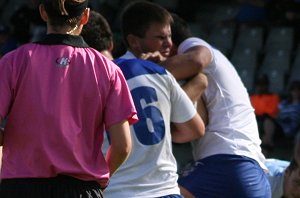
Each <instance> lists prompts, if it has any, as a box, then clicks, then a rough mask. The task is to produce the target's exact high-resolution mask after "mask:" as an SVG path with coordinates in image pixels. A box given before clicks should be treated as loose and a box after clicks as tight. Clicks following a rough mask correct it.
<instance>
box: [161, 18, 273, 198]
mask: <svg viewBox="0 0 300 198" xmlns="http://www.w3.org/2000/svg"><path fill="white" fill-rule="evenodd" d="M174 16H176V15H174ZM174 21H175V22H174V25H173V26H172V34H173V35H172V38H173V42H174V45H175V46H178V55H177V56H174V57H171V58H170V59H169V60H168V61H169V62H168V64H170V63H172V65H171V70H172V71H173V72H172V73H174V75H177V74H178V73H179V74H180V73H183V72H180V71H182V70H188V66H186V67H184V66H183V65H184V64H182V62H181V60H180V59H181V58H182V56H183V55H184V54H185V55H186V56H188V54H189V53H190V54H192V53H194V55H193V56H190V57H192V58H193V59H194V60H195V59H196V62H197V61H198V63H199V67H200V68H201V69H203V73H204V74H205V75H206V76H207V79H208V87H207V88H206V89H205V90H204V93H203V95H202V98H203V100H204V103H205V105H206V108H207V111H208V124H207V125H206V131H205V135H204V137H203V138H201V139H199V140H197V141H194V142H193V144H192V146H193V157H194V161H195V162H194V163H193V164H191V166H190V167H187V169H186V170H184V171H183V173H182V175H181V177H180V178H179V184H180V185H181V186H182V192H183V194H184V196H185V197H225V198H227V197H230V198H235V197H236V198H240V197H243V198H245V197H261V198H265V197H270V196H271V192H270V185H269V183H268V180H267V178H266V174H265V172H264V170H267V168H266V167H265V165H264V161H265V157H264V155H263V154H262V152H261V148H260V143H261V140H260V139H259V134H258V129H257V123H256V119H255V115H254V110H253V108H252V106H251V103H250V100H249V95H248V93H247V91H246V88H245V87H244V85H243V83H242V81H241V79H240V77H239V76H238V74H237V72H236V70H235V69H234V67H233V65H232V64H231V63H230V62H229V61H228V59H227V58H226V57H225V56H224V55H223V54H222V53H221V52H220V51H219V50H217V49H215V48H213V47H211V46H210V45H209V44H208V43H207V42H205V41H204V40H202V39H200V38H195V37H191V35H190V33H189V31H188V29H187V28H188V26H187V25H186V23H185V22H184V21H181V20H180V18H177V17H174ZM190 63H191V62H190ZM176 66H178V67H177V68H176ZM166 67H167V68H168V65H167V66H166ZM174 71H175V72H174ZM176 72H177V73H176Z"/></svg>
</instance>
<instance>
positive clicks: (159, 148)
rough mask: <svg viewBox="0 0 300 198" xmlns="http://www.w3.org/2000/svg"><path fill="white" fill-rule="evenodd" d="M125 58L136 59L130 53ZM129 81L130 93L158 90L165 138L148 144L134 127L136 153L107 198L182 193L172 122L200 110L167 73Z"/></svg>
mask: <svg viewBox="0 0 300 198" xmlns="http://www.w3.org/2000/svg"><path fill="white" fill-rule="evenodd" d="M121 58H126V59H133V58H135V57H134V56H133V55H132V54H131V53H130V52H127V53H126V54H125V55H124V56H123V57H121ZM149 80H150V81H151V82H150V81H149ZM127 82H128V85H129V88H130V90H132V89H135V88H137V87H140V86H148V87H152V88H154V89H155V90H156V93H157V97H158V100H157V101H159V102H157V104H152V105H154V106H155V107H157V108H158V109H159V111H160V112H161V114H162V116H163V119H164V125H165V136H164V138H163V139H162V140H161V141H160V142H159V143H157V144H155V145H144V144H142V143H141V142H140V141H139V140H138V138H137V135H136V133H138V132H140V131H134V127H132V126H131V132H132V142H133V149H132V152H131V154H130V156H129V158H128V159H127V161H126V162H125V163H124V164H123V165H122V166H121V167H120V168H119V169H118V171H117V172H116V173H115V174H114V175H113V176H112V177H111V180H110V183H109V185H108V187H107V188H106V189H105V191H104V197H106V198H118V197H126V198H127V197H128V198H129V197H130V198H141V197H142V198H153V197H161V196H166V195H170V194H180V192H179V188H178V184H177V179H178V175H177V164H176V160H175V158H174V156H173V155H172V143H171V132H170V122H177V123H183V122H186V121H188V120H190V119H191V118H192V117H193V116H194V115H195V114H196V110H195V108H194V107H193V104H192V102H191V101H190V99H189V98H188V96H187V95H186V94H185V92H184V91H183V90H182V89H181V87H180V86H179V84H178V83H177V82H176V80H175V78H174V77H173V76H172V75H171V74H170V73H168V72H167V71H166V73H165V74H163V75H160V74H158V73H154V74H153V73H152V74H146V75H139V76H136V77H134V78H131V79H129V80H128V81H127ZM141 103H142V102H141Z"/></svg>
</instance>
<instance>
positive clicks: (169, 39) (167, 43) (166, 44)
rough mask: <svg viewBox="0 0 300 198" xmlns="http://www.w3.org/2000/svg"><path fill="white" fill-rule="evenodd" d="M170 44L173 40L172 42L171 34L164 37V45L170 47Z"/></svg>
mask: <svg viewBox="0 0 300 198" xmlns="http://www.w3.org/2000/svg"><path fill="white" fill-rule="evenodd" d="M172 45H173V42H172V39H171V36H168V37H166V39H165V41H164V46H165V47H172Z"/></svg>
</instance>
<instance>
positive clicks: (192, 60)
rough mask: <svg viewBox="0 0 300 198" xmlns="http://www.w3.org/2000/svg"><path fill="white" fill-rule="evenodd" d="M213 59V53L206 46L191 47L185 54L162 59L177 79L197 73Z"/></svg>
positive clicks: (162, 63)
mask: <svg viewBox="0 0 300 198" xmlns="http://www.w3.org/2000/svg"><path fill="white" fill-rule="evenodd" d="M211 60H212V54H211V52H210V51H209V50H208V48H206V47H204V46H196V47H192V48H190V49H189V50H188V51H186V52H185V53H184V54H179V55H175V56H172V57H169V58H167V59H166V60H165V61H162V62H161V63H160V64H161V65H163V66H164V67H165V68H166V69H167V70H168V71H170V72H171V73H172V74H173V76H174V77H175V78H176V79H177V80H184V79H187V78H191V77H193V76H195V75H197V74H198V73H199V72H202V70H203V69H204V68H205V67H207V66H208V65H209V64H210V62H211Z"/></svg>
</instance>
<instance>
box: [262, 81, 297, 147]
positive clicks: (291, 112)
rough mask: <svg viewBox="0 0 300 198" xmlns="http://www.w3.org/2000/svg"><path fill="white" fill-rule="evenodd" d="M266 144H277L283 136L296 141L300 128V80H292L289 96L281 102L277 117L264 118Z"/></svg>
mask: <svg viewBox="0 0 300 198" xmlns="http://www.w3.org/2000/svg"><path fill="white" fill-rule="evenodd" d="M263 125H264V134H265V136H266V137H268V138H267V139H266V141H265V142H263V143H264V144H267V145H268V146H276V143H277V142H279V141H283V139H282V138H285V139H287V140H291V141H292V142H294V139H295V137H296V136H297V134H298V133H299V129H300V81H293V82H291V84H290V86H289V89H288V96H287V98H286V99H284V100H282V102H280V104H279V113H278V116H277V117H276V118H275V119H268V118H267V119H265V120H264V123H263Z"/></svg>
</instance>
